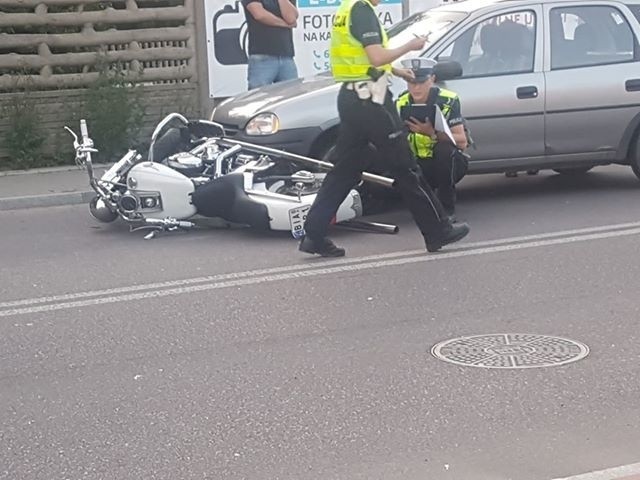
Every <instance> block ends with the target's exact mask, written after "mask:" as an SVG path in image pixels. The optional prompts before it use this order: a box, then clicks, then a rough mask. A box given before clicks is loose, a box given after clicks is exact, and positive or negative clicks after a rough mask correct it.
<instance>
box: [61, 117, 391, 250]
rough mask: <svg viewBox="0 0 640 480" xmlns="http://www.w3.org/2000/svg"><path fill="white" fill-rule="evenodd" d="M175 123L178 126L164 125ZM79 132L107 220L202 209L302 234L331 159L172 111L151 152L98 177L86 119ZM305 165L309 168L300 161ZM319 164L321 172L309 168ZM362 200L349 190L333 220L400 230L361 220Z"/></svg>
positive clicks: (178, 220)
mask: <svg viewBox="0 0 640 480" xmlns="http://www.w3.org/2000/svg"><path fill="white" fill-rule="evenodd" d="M171 122H174V123H175V122H177V123H178V127H173V128H168V129H167V128H166V127H167V126H168V125H169V124H170V123H171ZM65 129H66V130H67V131H69V132H70V133H71V135H72V136H73V137H74V142H73V145H74V149H75V152H76V163H77V164H78V165H80V166H82V167H85V168H86V169H87V171H88V174H89V184H90V185H91V187H92V189H93V190H94V191H95V192H96V196H95V197H94V198H93V199H92V200H91V202H90V205H89V208H90V211H91V214H92V215H93V217H95V218H96V219H97V220H99V221H101V222H112V221H114V220H116V219H117V218H118V217H120V218H121V219H123V220H125V221H126V222H129V223H131V225H132V230H138V229H150V230H151V232H150V233H149V234H148V235H146V236H145V238H147V239H148V238H153V237H154V236H155V235H156V233H157V232H161V231H173V230H178V229H190V228H193V227H195V226H196V223H195V222H194V221H192V220H194V219H195V218H194V217H196V216H197V215H201V216H204V217H219V218H222V219H224V220H226V221H227V222H230V223H235V224H243V225H248V226H250V227H254V228H258V229H264V230H287V231H290V232H291V234H292V235H293V237H294V238H301V237H302V236H304V221H305V218H306V213H307V212H308V210H309V208H310V206H311V204H312V203H313V201H314V199H315V197H316V193H317V191H318V189H319V187H320V184H321V183H322V180H323V178H324V175H325V174H323V173H320V172H319V171H321V170H328V169H331V167H332V165H331V164H330V163H327V162H321V161H319V160H315V159H312V158H308V157H303V156H300V155H295V154H291V153H288V152H283V151H281V150H276V149H272V148H268V147H262V146H259V145H253V144H249V143H245V142H240V141H236V140H233V139H230V138H227V137H226V135H225V131H224V128H223V127H222V126H221V125H218V124H216V123H213V122H209V121H204V120H196V121H189V120H187V119H186V118H185V117H183V116H182V115H180V114H176V113H173V114H170V115H168V116H167V117H165V119H164V120H162V121H161V122H160V123H159V124H158V126H157V127H156V129H155V131H154V132H153V135H152V137H151V144H150V147H149V154H148V157H147V159H146V160H145V159H143V158H142V156H141V155H140V154H139V153H138V152H136V151H135V150H130V151H129V152H127V154H126V155H124V156H123V157H122V158H121V159H120V160H119V161H118V162H116V163H115V164H114V165H113V166H111V167H110V168H109V169H108V170H107V171H106V172H105V173H104V174H103V175H102V177H100V178H99V179H98V178H96V177H95V175H94V171H93V165H92V159H91V156H92V153H96V152H97V150H96V149H95V148H94V144H93V141H92V140H91V138H90V137H89V132H88V128H87V123H86V121H85V120H81V121H80V132H81V141H80V140H79V138H78V136H77V135H76V134H75V133H74V132H73V131H72V130H71V129H70V128H69V127H65ZM303 166H304V167H306V168H307V170H305V169H303V168H302V167H303ZM309 169H314V170H316V172H315V173H314V172H311V171H309ZM363 180H368V181H372V182H375V183H378V184H382V185H385V186H391V185H392V184H393V180H391V179H389V178H386V177H381V176H377V175H373V174H368V173H365V174H363ZM361 215H362V200H361V197H360V194H359V193H358V191H357V190H355V189H354V190H351V192H350V193H349V195H348V196H347V198H346V199H345V200H344V201H343V202H342V204H341V205H340V207H339V208H338V211H337V213H336V217H335V222H336V223H337V224H339V225H343V226H346V227H349V228H353V229H357V230H365V231H376V232H384V233H395V232H397V231H398V228H397V227H396V226H394V225H386V224H379V223H370V222H362V221H356V220H355V219H356V218H358V217H360V216H361Z"/></svg>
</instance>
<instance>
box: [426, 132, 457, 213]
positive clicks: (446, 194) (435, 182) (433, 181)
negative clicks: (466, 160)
mask: <svg viewBox="0 0 640 480" xmlns="http://www.w3.org/2000/svg"><path fill="white" fill-rule="evenodd" d="M456 154H458V149H457V148H456V147H455V146H454V145H453V144H451V143H449V142H438V143H436V144H435V145H434V147H433V157H431V158H421V159H418V165H420V169H421V170H422V174H423V178H424V180H425V182H426V183H428V184H429V186H430V187H431V188H433V189H434V190H435V191H436V192H437V195H438V199H439V200H440V203H441V204H442V206H443V207H444V209H445V211H446V212H447V214H449V215H453V213H454V212H455V208H456V183H457V182H459V181H460V179H461V178H462V177H463V176H464V174H465V173H466V172H465V171H461V170H466V168H465V167H464V166H462V165H460V164H459V163H460V161H459V160H457V159H456Z"/></svg>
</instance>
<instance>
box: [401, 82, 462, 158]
mask: <svg viewBox="0 0 640 480" xmlns="http://www.w3.org/2000/svg"><path fill="white" fill-rule="evenodd" d="M438 90H439V93H438V98H437V99H436V102H435V103H436V105H438V106H439V107H440V110H442V115H443V116H444V118H446V119H447V120H449V113H450V112H451V106H452V105H453V102H455V101H456V99H457V98H458V95H457V94H455V93H454V92H452V91H450V90H444V89H442V88H440V89H438ZM410 103H411V95H410V94H409V92H405V93H403V94H402V95H400V97H398V100H396V107H397V108H398V111H399V110H400V108H401V107H403V106H405V105H409V104H410ZM435 143H436V142H435V141H434V140H432V139H431V137H428V136H427V135H423V134H421V133H414V132H409V145H411V151H412V152H413V154H414V155H415V156H416V157H418V158H431V157H433V146H434V145H435Z"/></svg>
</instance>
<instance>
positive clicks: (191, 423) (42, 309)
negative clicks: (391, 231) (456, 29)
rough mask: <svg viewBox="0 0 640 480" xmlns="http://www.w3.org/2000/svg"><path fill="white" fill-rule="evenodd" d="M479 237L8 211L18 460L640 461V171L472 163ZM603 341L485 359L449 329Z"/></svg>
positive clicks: (2, 320)
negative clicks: (456, 360)
mask: <svg viewBox="0 0 640 480" xmlns="http://www.w3.org/2000/svg"><path fill="white" fill-rule="evenodd" d="M459 198H460V200H459V217H461V219H463V220H468V221H469V223H470V224H471V225H472V234H471V235H470V236H469V237H468V238H467V239H465V241H464V243H461V244H460V245H456V246H455V247H452V248H447V249H446V250H444V251H443V253H440V254H426V253H425V252H423V244H422V241H421V238H420V236H419V234H418V233H417V230H415V228H414V226H413V225H412V223H411V221H410V219H409V217H408V215H407V214H406V212H404V211H399V210H393V211H390V212H388V213H385V214H381V215H379V216H377V217H375V219H377V220H381V221H391V222H396V223H397V224H398V225H399V226H400V233H399V234H397V235H380V234H370V233H358V232H351V231H345V230H338V229H336V230H335V231H334V234H333V238H334V239H335V240H336V243H339V244H340V245H342V246H345V247H346V248H347V255H348V256H347V257H346V258H345V259H342V260H325V259H315V258H312V257H308V256H304V255H303V254H301V253H299V252H297V250H296V243H295V242H294V241H293V240H292V239H291V238H290V237H288V236H287V235H286V234H276V233H271V234H266V235H265V234H259V233H256V232H251V231H248V230H246V229H219V228H218V229H207V230H202V231H197V232H189V233H186V234H183V233H179V234H175V235H166V236H162V237H159V238H156V239H154V240H151V241H144V240H143V239H142V234H141V233H140V232H137V233H129V232H128V231H127V228H126V227H125V226H123V225H121V224H117V223H116V224H109V225H100V224H97V223H95V222H94V221H93V220H92V219H91V218H90V217H89V215H88V211H87V208H86V207H84V206H78V207H55V208H48V209H31V210H20V211H6V212H0V225H1V227H0V232H1V233H0V258H1V263H0V359H1V361H0V478H1V479H11V480H22V479H24V480H40V479H42V480H57V479H61V480H64V479H70V480H75V479H117V480H125V479H136V480H138V479H145V480H147V479H171V480H177V479H208V480H214V479H215V480H218V479H234V480H235V479H251V480H253V479H256V480H271V479H286V480H307V479H308V480H312V479H313V480H318V479H322V480H331V479H348V480H351V479H380V480H382V479H384V480H396V479H398V480H400V479H402V480H418V479H420V480H423V479H424V480H440V479H455V480H505V479H511V480H542V479H552V478H560V477H568V476H571V475H577V474H580V473H583V472H589V471H593V470H599V469H604V468H609V467H613V466H618V465H627V464H632V463H635V462H640V428H639V427H640V400H639V398H640V382H639V380H640V329H639V327H638V319H639V318H640V306H639V302H638V290H639V286H640V255H639V254H640V208H639V207H638V204H639V202H640V182H638V180H637V179H636V178H635V177H634V176H633V174H632V173H631V172H630V170H629V169H627V168H622V167H608V168H602V169H599V170H594V171H593V172H591V173H589V174H587V175H585V176H583V177H579V178H569V177H563V176H559V175H555V174H551V173H546V172H542V173H541V174H540V175H538V176H535V177H528V176H520V177H518V178H516V179H508V178H505V177H503V176H499V175H491V176H482V177H470V178H468V179H465V180H464V182H463V183H462V185H461V188H460V194H459ZM498 333H526V334H540V335H550V336H558V337H563V338H568V339H572V340H576V341H579V342H583V343H584V344H586V345H587V346H588V347H589V349H590V352H589V355H588V356H587V357H586V358H585V359H583V360H580V361H577V362H575V363H569V364H566V365H562V366H553V367H546V368H530V369H485V368H474V367H465V366H459V365H455V364H451V363H446V362H443V361H441V360H438V359H436V358H435V357H434V356H432V355H431V353H430V351H431V348H432V347H433V345H434V344H436V343H438V342H440V341H443V340H447V339H453V338H456V337H462V336H469V335H482V334H498Z"/></svg>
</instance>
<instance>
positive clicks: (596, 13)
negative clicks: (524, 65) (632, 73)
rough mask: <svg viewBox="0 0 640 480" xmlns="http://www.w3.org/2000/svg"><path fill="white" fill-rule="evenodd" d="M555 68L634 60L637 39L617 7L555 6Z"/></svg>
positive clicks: (553, 20)
mask: <svg viewBox="0 0 640 480" xmlns="http://www.w3.org/2000/svg"><path fill="white" fill-rule="evenodd" d="M550 25H551V68H552V69H561V68H575V67H586V66H591V65H606V64H610V63H622V62H629V61H633V59H634V58H635V50H636V42H635V39H634V35H633V31H632V30H631V27H630V26H629V23H628V22H627V20H626V18H625V17H624V15H623V14H622V13H621V12H620V11H619V10H618V9H617V8H615V7H610V6H604V5H603V6H580V7H564V8H554V9H552V10H551V13H550Z"/></svg>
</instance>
